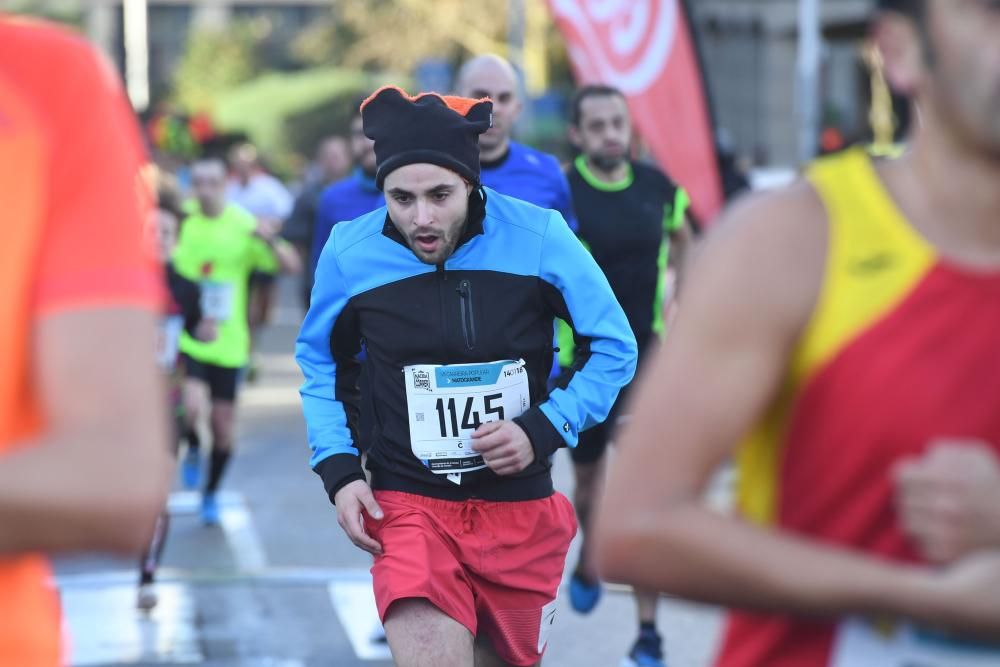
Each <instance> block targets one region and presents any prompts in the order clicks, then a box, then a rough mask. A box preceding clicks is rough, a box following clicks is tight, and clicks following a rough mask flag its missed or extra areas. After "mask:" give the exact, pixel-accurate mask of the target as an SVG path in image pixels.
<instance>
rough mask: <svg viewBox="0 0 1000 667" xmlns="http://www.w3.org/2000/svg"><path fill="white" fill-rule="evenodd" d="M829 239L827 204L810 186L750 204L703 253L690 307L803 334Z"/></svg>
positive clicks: (748, 200) (732, 214)
mask: <svg viewBox="0 0 1000 667" xmlns="http://www.w3.org/2000/svg"><path fill="white" fill-rule="evenodd" d="M827 235H828V234H827V215H826V211H825V209H824V207H823V204H822V201H821V200H820V198H819V195H818V194H817V193H816V191H815V190H814V189H813V187H812V186H811V185H810V184H809V183H808V182H806V181H804V180H803V181H799V182H796V183H795V184H793V185H791V186H789V187H787V188H783V189H781V190H775V191H769V192H764V193H755V194H751V195H748V196H746V197H744V198H743V199H741V200H739V201H737V202H736V203H735V204H734V205H733V206H732V207H731V208H730V209H729V210H728V211H727V212H726V213H725V214H724V215H723V217H722V219H721V220H720V221H719V222H718V223H717V224H716V226H715V227H714V228H713V229H712V231H711V233H710V234H709V235H708V237H707V239H706V240H705V242H704V243H703V244H702V248H701V249H700V250H699V251H698V253H697V257H696V259H695V261H694V263H693V266H692V270H691V275H690V278H689V279H688V281H687V289H688V290H689V293H688V294H685V297H684V298H685V308H689V307H690V308H692V309H698V308H700V306H708V307H711V308H712V310H718V309H720V308H721V309H724V310H726V311H728V312H730V313H731V315H730V317H741V318H743V317H748V316H750V317H753V319H762V318H761V317H760V316H762V315H764V316H766V319H768V320H770V321H771V323H772V324H774V325H776V326H782V328H784V329H785V330H787V331H788V332H789V333H792V332H795V333H797V332H798V331H799V330H801V328H802V327H804V326H805V324H806V323H807V321H808V319H809V316H810V315H811V313H812V311H813V309H814V306H815V303H816V301H817V299H818V297H819V292H820V289H821V287H822V282H823V273H824V268H825V263H826V250H827ZM699 304H700V305H699Z"/></svg>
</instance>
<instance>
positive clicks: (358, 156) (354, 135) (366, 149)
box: [351, 116, 376, 174]
mask: <svg viewBox="0 0 1000 667" xmlns="http://www.w3.org/2000/svg"><path fill="white" fill-rule="evenodd" d="M351 153H352V154H353V155H354V161H355V162H357V163H358V164H359V165H360V166H361V168H362V169H364V170H365V172H367V173H369V174H374V173H375V167H376V163H375V142H374V141H373V140H371V139H369V138H368V137H366V136H365V131H364V123H363V122H362V120H361V116H355V117H354V120H352V121H351Z"/></svg>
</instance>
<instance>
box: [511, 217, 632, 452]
mask: <svg viewBox="0 0 1000 667" xmlns="http://www.w3.org/2000/svg"><path fill="white" fill-rule="evenodd" d="M551 216H552V217H551V220H550V222H549V225H548V227H547V229H546V234H545V239H544V241H543V243H542V254H541V263H540V267H539V273H538V276H539V278H540V279H541V280H542V281H543V285H547V286H550V288H551V296H550V298H551V299H552V301H553V302H554V304H553V305H554V310H555V311H556V313H557V314H559V316H560V317H562V318H563V319H565V320H566V321H567V322H569V324H570V326H572V327H573V332H574V334H575V338H576V341H577V348H578V354H577V361H576V363H575V364H574V368H573V369H572V370H571V372H570V374H569V375H568V376H566V377H567V378H568V381H566V380H565V379H564V380H563V381H562V382H560V385H561V386H559V387H557V388H556V389H554V390H553V391H552V392H551V393H550V394H549V397H548V399H547V400H546V401H545V402H543V403H541V404H540V405H538V406H536V407H533V408H531V409H530V410H528V411H527V412H526V413H524V414H523V415H521V417H518V418H517V420H515V421H517V422H518V423H519V424H520V425H521V426H522V428H524V429H525V431H526V432H527V433H528V437H529V438H530V439H531V442H532V445H533V446H534V448H535V453H536V457H537V456H548V455H549V454H551V453H552V452H554V451H555V450H556V449H557V448H559V447H562V446H569V447H575V446H576V444H577V442H578V439H579V435H580V431H582V430H584V429H587V428H589V427H591V426H594V425H595V424H599V423H601V422H603V421H604V420H605V419H607V416H608V413H609V412H611V408H612V406H613V405H614V402H615V399H616V398H618V393H619V392H620V391H621V388H622V387H624V386H625V385H626V384H628V383H629V382H630V381H631V380H632V377H633V376H634V375H635V370H636V364H637V361H638V347H637V345H636V341H635V336H633V334H632V329H631V327H630V326H629V323H628V319H626V317H625V312H624V311H623V310H622V307H621V305H619V303H618V300H617V299H616V298H615V295H614V292H612V291H611V286H610V285H609V284H608V280H607V278H605V276H604V272H603V271H601V269H600V267H599V266H598V265H597V262H595V261H594V258H593V257H591V255H590V253H589V252H587V250H586V249H585V248H584V247H583V244H581V243H580V241H579V240H578V239H577V238H576V236H574V235H573V232H572V231H571V230H570V229H569V227H568V226H567V225H565V224H563V223H562V220H560V219H559V216H558V215H557V214H555V213H552V214H551Z"/></svg>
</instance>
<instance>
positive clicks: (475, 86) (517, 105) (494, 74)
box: [458, 63, 522, 150]
mask: <svg viewBox="0 0 1000 667" xmlns="http://www.w3.org/2000/svg"><path fill="white" fill-rule="evenodd" d="M458 94H459V95H461V96H462V97H471V98H472V99H476V100H478V99H480V98H483V97H489V98H490V99H491V100H493V127H491V128H490V129H489V130H487V131H486V132H484V133H483V134H481V135H479V145H480V146H481V147H482V148H484V149H486V150H492V149H493V148H496V147H498V146H500V145H502V144H504V143H506V142H507V141H509V140H510V135H511V132H513V129H514V123H515V122H516V121H517V117H518V116H519V115H520V114H521V109H522V105H521V98H520V97H518V94H517V81H515V80H514V78H513V77H512V76H511V74H510V72H509V71H508V70H507V69H505V68H504V67H503V66H502V65H500V64H499V63H484V64H482V65H481V66H479V67H478V68H477V69H476V71H474V72H471V73H470V74H469V75H468V76H467V77H466V81H465V82H464V83H463V85H462V88H461V89H460V90H459V91H458Z"/></svg>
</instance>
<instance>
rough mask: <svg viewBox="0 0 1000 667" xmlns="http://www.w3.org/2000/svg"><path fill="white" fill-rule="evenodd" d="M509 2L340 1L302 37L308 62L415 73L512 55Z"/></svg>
mask: <svg viewBox="0 0 1000 667" xmlns="http://www.w3.org/2000/svg"><path fill="white" fill-rule="evenodd" d="M507 5H508V0H477V1H476V2H469V1H468V0H435V2H427V1H426V0H340V1H339V2H338V3H337V5H336V8H335V10H334V11H333V12H332V13H331V15H330V18H329V19H328V20H327V21H325V22H321V23H318V24H317V25H315V26H313V28H311V29H310V30H307V31H306V32H305V33H304V34H303V35H301V36H300V38H299V40H298V41H297V44H296V47H295V48H296V53H297V55H298V56H299V57H301V58H303V59H304V60H309V61H312V62H329V61H331V60H337V61H338V62H340V63H342V64H343V65H345V66H348V67H365V68H374V69H383V70H391V71H397V72H409V71H412V69H413V68H414V66H416V65H417V64H418V63H420V62H421V61H423V60H425V59H428V58H434V59H446V60H456V59H458V58H460V57H462V56H463V55H464V54H467V53H487V52H495V53H500V54H502V55H503V54H505V53H506V51H507Z"/></svg>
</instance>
